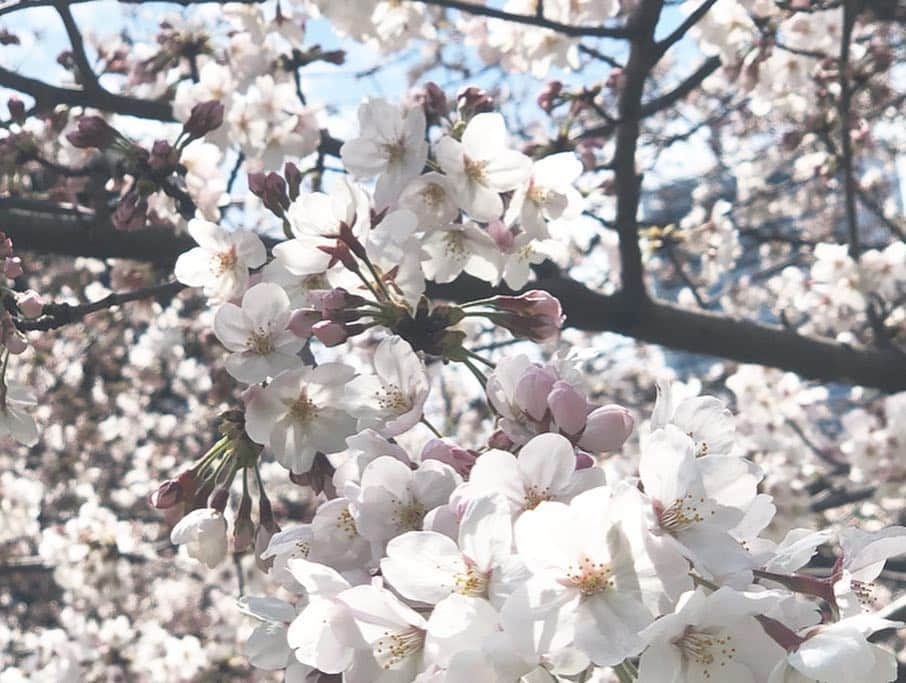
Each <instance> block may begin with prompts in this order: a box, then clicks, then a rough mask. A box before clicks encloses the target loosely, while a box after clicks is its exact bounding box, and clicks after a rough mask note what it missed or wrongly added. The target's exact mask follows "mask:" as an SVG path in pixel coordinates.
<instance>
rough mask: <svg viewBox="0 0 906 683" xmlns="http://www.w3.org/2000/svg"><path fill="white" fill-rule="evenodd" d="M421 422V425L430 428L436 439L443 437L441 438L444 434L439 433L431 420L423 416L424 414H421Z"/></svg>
mask: <svg viewBox="0 0 906 683" xmlns="http://www.w3.org/2000/svg"><path fill="white" fill-rule="evenodd" d="M421 423H422V424H423V425H425V426H426V427H427V428H428V429H430V430H431V433H432V434H434V436H436V437H437V438H438V439H443V438H444V435H443V434H441V433H440V432H439V431H438V430H437V427H435V426H434V425H433V424H431V422H430V421H429V420H428V418H427V417H425V416H424V415H422V419H421Z"/></svg>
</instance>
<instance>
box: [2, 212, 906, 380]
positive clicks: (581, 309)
mask: <svg viewBox="0 0 906 683" xmlns="http://www.w3.org/2000/svg"><path fill="white" fill-rule="evenodd" d="M11 201H12V202H14V204H12V205H11V204H10V202H11ZM37 204H39V203H36V202H24V201H22V200H8V199H7V200H0V225H2V226H3V231H4V232H6V233H7V234H8V235H9V236H10V237H11V238H12V240H13V243H14V245H15V247H16V248H17V250H20V251H35V252H39V253H42V254H65V255H69V256H88V257H94V258H130V259H135V260H139V261H146V262H152V263H156V264H159V265H161V266H168V265H172V263H173V262H174V261H175V260H176V257H177V256H178V255H179V254H180V253H182V252H184V251H187V250H188V249H190V248H192V247H193V246H195V243H194V242H193V241H192V240H191V239H190V238H189V237H188V236H185V235H174V234H173V232H172V230H168V229H165V228H162V227H158V228H153V229H147V230H138V231H135V232H118V231H114V230H112V228H110V227H109V225H108V226H95V225H91V224H86V221H87V220H88V218H89V217H88V216H86V215H82V216H81V218H77V217H76V216H75V215H74V214H73V212H72V211H67V210H61V209H59V208H57V210H56V211H53V210H51V209H44V210H41V211H39V210H38V206H36V205H37ZM529 288H530V289H544V290H547V291H549V292H551V293H552V294H553V295H554V296H556V297H558V298H559V299H560V301H561V302H562V304H563V310H564V312H565V313H566V316H567V318H566V324H567V325H569V326H571V327H574V328H576V329H579V330H586V331H589V332H603V331H610V332H618V333H620V334H624V335H626V336H629V337H634V338H636V339H639V340H642V341H646V342H650V343H653V344H662V345H664V346H668V347H670V348H674V349H681V350H684V351H689V352H692V353H700V354H705V355H710V356H715V357H719V358H727V359H730V360H735V361H739V362H743V363H756V364H759V365H766V366H769V367H776V368H780V369H782V370H788V371H791V372H796V373H798V374H800V375H802V376H803V377H806V378H808V379H814V380H819V381H824V382H842V383H846V384H856V385H861V386H865V387H872V388H875V389H880V390H882V391H885V392H891V393H893V392H897V391H904V390H906V357H904V356H903V355H902V354H900V353H897V352H895V351H892V350H887V349H875V348H860V347H853V346H850V345H847V344H839V343H836V342H834V341H830V340H826V339H820V338H817V337H808V336H803V335H800V334H797V333H796V332H794V331H791V330H785V329H783V328H781V327H777V326H773V325H764V324H760V323H755V322H751V321H748V320H744V319H740V318H735V317H733V316H729V315H721V314H716V313H710V312H706V311H690V310H687V309H683V308H680V307H678V306H674V305H671V304H667V303H662V302H658V301H650V300H646V301H645V302H644V303H643V305H642V307H641V309H640V310H639V311H638V313H631V311H632V310H633V309H632V308H631V307H630V306H629V304H628V303H627V301H626V297H625V295H623V294H616V295H605V294H600V293H598V292H595V291H593V290H591V289H589V288H588V287H586V286H584V285H583V284H581V283H579V282H576V281H574V280H569V279H564V278H559V277H553V278H545V279H541V280H538V281H535V282H532V283H529V285H528V287H527V289H529ZM501 293H504V294H511V293H512V292H510V291H509V290H506V289H505V288H502V289H494V288H493V287H491V286H490V285H489V284H487V283H485V282H482V281H480V280H476V279H475V278H470V277H461V278H459V279H458V280H456V281H455V282H453V283H451V284H448V285H432V286H431V287H430V288H429V294H430V295H431V296H432V297H436V298H441V299H448V300H452V301H459V302H465V301H471V300H475V299H482V298H486V297H489V296H493V295H495V294H501ZM627 312H630V313H627Z"/></svg>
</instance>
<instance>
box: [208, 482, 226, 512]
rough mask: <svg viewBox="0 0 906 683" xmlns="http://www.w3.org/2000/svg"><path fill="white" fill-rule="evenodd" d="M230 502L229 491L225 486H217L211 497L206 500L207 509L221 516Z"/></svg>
mask: <svg viewBox="0 0 906 683" xmlns="http://www.w3.org/2000/svg"><path fill="white" fill-rule="evenodd" d="M229 500H230V489H229V487H227V486H218V487H217V488H216V489H214V492H213V493H212V494H211V497H210V498H209V499H208V507H210V508H212V509H214V510H217V511H218V512H220V513H221V514H223V511H224V510H225V509H226V506H227V503H228V502H229Z"/></svg>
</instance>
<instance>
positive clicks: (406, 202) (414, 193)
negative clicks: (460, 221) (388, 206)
mask: <svg viewBox="0 0 906 683" xmlns="http://www.w3.org/2000/svg"><path fill="white" fill-rule="evenodd" d="M399 206H400V208H403V209H408V210H409V211H411V212H412V213H414V214H415V216H416V217H417V218H418V224H419V226H420V227H421V228H423V229H429V230H433V229H437V228H442V227H444V226H445V225H449V224H450V223H453V222H454V221H455V220H456V217H457V215H458V214H459V207H458V206H457V204H456V201H455V199H454V197H453V196H452V187H451V186H450V181H449V179H448V178H447V176H445V175H441V174H440V173H434V172H431V173H424V174H422V175H420V176H418V177H417V178H415V179H413V180H412V181H411V182H410V183H409V184H408V185H406V187H405V189H404V190H403V191H402V192H401V193H400V196H399Z"/></svg>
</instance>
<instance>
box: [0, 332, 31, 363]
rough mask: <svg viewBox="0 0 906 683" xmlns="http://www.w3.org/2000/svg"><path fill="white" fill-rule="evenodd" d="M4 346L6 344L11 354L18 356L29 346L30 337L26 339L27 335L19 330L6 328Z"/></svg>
mask: <svg viewBox="0 0 906 683" xmlns="http://www.w3.org/2000/svg"><path fill="white" fill-rule="evenodd" d="M3 346H5V347H6V350H7V351H9V352H10V353H11V354H13V355H14V356H18V355H19V354H20V353H24V352H25V349H27V348H28V339H26V338H25V335H24V334H22V333H21V332H19V330H17V329H16V328H14V327H11V328H10V329H8V330H4V334H3Z"/></svg>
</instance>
